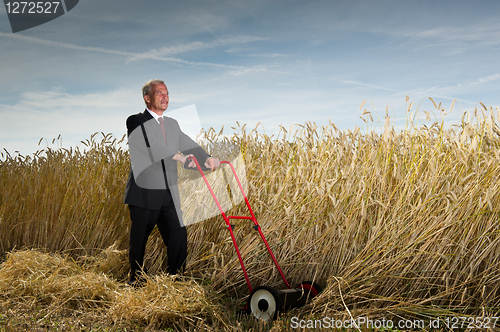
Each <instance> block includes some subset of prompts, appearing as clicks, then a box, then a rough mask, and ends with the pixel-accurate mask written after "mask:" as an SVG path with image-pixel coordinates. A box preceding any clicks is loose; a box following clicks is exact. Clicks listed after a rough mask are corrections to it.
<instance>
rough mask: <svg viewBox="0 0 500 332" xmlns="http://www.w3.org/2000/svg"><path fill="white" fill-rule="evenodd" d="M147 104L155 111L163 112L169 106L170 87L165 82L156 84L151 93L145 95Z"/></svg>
mask: <svg viewBox="0 0 500 332" xmlns="http://www.w3.org/2000/svg"><path fill="white" fill-rule="evenodd" d="M144 101H145V102H146V106H147V107H148V108H149V109H150V110H151V111H153V112H163V111H165V110H166V109H167V107H168V101H169V98H168V89H167V87H166V86H165V84H155V85H153V86H152V87H151V91H150V92H149V95H146V96H144Z"/></svg>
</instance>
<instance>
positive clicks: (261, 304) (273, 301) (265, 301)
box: [248, 286, 283, 321]
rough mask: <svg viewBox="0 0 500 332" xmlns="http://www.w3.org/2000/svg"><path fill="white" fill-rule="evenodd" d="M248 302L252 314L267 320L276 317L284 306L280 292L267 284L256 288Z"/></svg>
mask: <svg viewBox="0 0 500 332" xmlns="http://www.w3.org/2000/svg"><path fill="white" fill-rule="evenodd" d="M248 303H249V304H250V311H251V312H252V315H254V316H255V317H256V318H258V319H262V320H265V321H268V320H273V319H275V318H276V316H277V313H278V311H279V310H281V307H282V306H283V304H282V303H281V299H280V297H279V296H278V292H277V291H276V290H275V289H273V288H271V287H267V286H260V287H257V288H255V289H254V290H253V291H252V293H251V294H250V297H249V300H248Z"/></svg>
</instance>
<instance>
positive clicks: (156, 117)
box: [146, 107, 160, 123]
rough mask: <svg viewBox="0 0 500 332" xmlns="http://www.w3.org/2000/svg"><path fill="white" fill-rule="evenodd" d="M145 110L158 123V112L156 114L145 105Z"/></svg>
mask: <svg viewBox="0 0 500 332" xmlns="http://www.w3.org/2000/svg"><path fill="white" fill-rule="evenodd" d="M146 110H147V111H148V112H149V114H151V116H152V117H153V118H154V119H155V120H156V122H158V123H160V121H158V118H159V117H160V116H159V115H158V114H156V113H155V112H153V111H151V110H150V109H149V108H147V107H146Z"/></svg>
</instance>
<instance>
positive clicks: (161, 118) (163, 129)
mask: <svg viewBox="0 0 500 332" xmlns="http://www.w3.org/2000/svg"><path fill="white" fill-rule="evenodd" d="M158 121H159V122H160V127H161V131H162V132H163V139H164V140H165V144H166V143H167V136H166V135H165V126H164V125H163V117H162V116H160V117H158Z"/></svg>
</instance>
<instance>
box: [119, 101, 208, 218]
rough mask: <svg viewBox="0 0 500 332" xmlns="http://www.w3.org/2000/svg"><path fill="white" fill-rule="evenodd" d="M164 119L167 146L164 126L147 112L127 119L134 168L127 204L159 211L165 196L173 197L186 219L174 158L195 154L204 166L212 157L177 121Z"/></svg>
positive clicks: (130, 174) (131, 166) (127, 192)
mask: <svg viewBox="0 0 500 332" xmlns="http://www.w3.org/2000/svg"><path fill="white" fill-rule="evenodd" d="M163 118H164V127H165V135H166V142H167V143H166V144H165V140H164V138H163V132H162V131H161V128H160V125H159V124H158V122H157V121H156V120H155V119H154V118H153V117H152V116H151V114H149V112H148V111H147V110H145V111H144V112H143V113H138V114H134V115H131V116H130V117H128V119H127V135H128V143H129V151H130V161H131V165H130V173H129V178H128V182H127V186H126V188H125V199H124V202H125V204H129V205H132V206H137V207H142V208H146V209H151V210H157V209H159V208H160V207H161V206H162V204H164V202H165V196H166V195H171V196H172V199H173V201H174V203H175V205H176V209H177V211H178V215H179V220H182V219H181V214H180V197H179V190H178V188H177V162H176V161H175V160H172V157H173V156H174V155H175V154H176V153H179V152H182V153H183V154H193V155H194V156H195V157H196V159H197V160H198V161H199V163H200V164H203V163H204V162H205V160H206V159H207V158H208V157H210V155H209V154H208V153H206V152H205V151H204V150H203V149H202V148H201V147H200V146H199V145H198V144H196V142H194V141H193V140H192V139H191V138H190V137H189V136H187V135H186V134H184V133H183V132H182V131H181V129H180V127H179V124H178V123H177V121H176V120H174V119H172V118H168V117H165V116H164V117H163Z"/></svg>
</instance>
